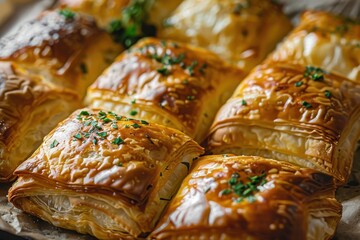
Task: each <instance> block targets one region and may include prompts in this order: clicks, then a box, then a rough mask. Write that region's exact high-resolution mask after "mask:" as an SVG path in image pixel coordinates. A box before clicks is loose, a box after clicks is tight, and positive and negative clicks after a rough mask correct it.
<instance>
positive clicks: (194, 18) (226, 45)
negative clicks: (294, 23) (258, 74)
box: [159, 0, 291, 73]
mask: <svg viewBox="0 0 360 240" xmlns="http://www.w3.org/2000/svg"><path fill="white" fill-rule="evenodd" d="M290 29H291V23H290V21H289V19H288V18H287V17H286V16H285V15H284V14H283V13H282V11H281V7H280V6H278V5H277V4H275V3H273V2H272V1H270V0H251V1H250V0H239V1H234V0H207V1H203V0H185V1H183V2H182V4H181V5H180V6H179V7H178V8H177V9H176V10H175V11H174V12H173V13H172V14H171V15H170V17H169V18H168V19H167V20H166V26H165V27H164V29H162V30H161V31H160V32H159V37H161V38H165V39H172V40H176V41H180V42H185V43H189V44H193V45H195V46H200V47H203V48H206V49H208V50H210V51H213V52H214V53H216V54H218V55H219V56H220V57H221V58H222V59H224V60H226V61H228V62H231V63H233V64H236V65H237V66H239V67H240V68H242V69H243V70H244V71H245V72H247V73H248V72H250V70H251V69H252V68H253V67H255V66H256V65H257V64H259V63H260V62H261V61H262V60H263V59H264V58H265V57H266V55H267V54H268V53H269V52H270V51H272V50H273V49H274V48H275V46H276V44H277V43H278V42H279V41H280V40H281V38H282V37H284V36H285V35H286V34H287V32H288V31H290Z"/></svg>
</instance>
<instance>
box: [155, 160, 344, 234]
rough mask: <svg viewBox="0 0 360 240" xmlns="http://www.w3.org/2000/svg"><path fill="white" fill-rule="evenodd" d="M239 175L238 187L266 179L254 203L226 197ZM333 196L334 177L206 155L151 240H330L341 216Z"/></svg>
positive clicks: (231, 195) (232, 195)
mask: <svg viewBox="0 0 360 240" xmlns="http://www.w3.org/2000/svg"><path fill="white" fill-rule="evenodd" d="M234 174H238V176H239V177H238V178H236V180H237V183H239V182H240V181H241V182H242V183H243V184H245V185H246V184H247V183H248V182H249V181H250V179H249V178H251V177H253V178H254V176H264V179H265V182H264V183H263V184H258V185H259V186H260V187H257V188H256V189H257V190H254V192H253V193H252V196H253V197H252V198H251V201H249V200H247V199H246V198H244V199H243V200H242V201H240V202H238V199H239V195H238V194H237V193H235V190H234V191H232V192H230V193H226V194H225V193H224V189H230V186H231V185H230V179H232V178H233V176H234ZM233 186H237V184H236V185H233ZM233 189H235V187H234V188H233ZM334 193H335V184H334V182H333V179H332V178H331V177H329V176H327V175H325V174H322V173H319V172H317V171H314V170H310V169H305V168H299V167H296V166H294V165H290V164H287V163H283V162H278V161H275V160H271V159H264V158H261V157H251V156H229V155H227V156H221V155H214V156H205V157H202V158H200V159H199V160H197V161H196V163H195V164H194V166H193V169H192V171H191V173H190V174H189V175H188V177H187V178H186V179H185V180H184V182H183V184H182V186H181V188H180V190H179V192H178V194H177V195H176V196H175V198H174V199H173V200H172V202H171V203H170V205H169V207H168V209H167V210H166V212H165V215H164V216H163V218H162V219H161V221H160V222H159V224H158V226H157V228H156V230H155V231H154V232H153V233H152V237H153V238H154V239H178V238H181V239H211V238H216V239H246V240H250V239H251V240H256V239H261V240H265V239H308V240H310V239H314V240H315V239H329V238H330V237H331V236H332V235H333V234H334V232H335V228H336V223H337V222H338V221H339V220H340V217H341V205H340V203H338V202H337V201H336V200H335V198H334ZM316 204H317V205H316ZM320 206H321V207H320ZM321 212H323V213H325V212H326V214H323V216H321V215H322V213H321ZM310 214H312V215H310ZM316 218H323V220H324V222H322V223H323V224H324V225H321V224H319V225H318V224H314V223H315V222H312V220H313V219H316ZM327 227H329V228H330V229H331V231H330V232H327V233H324V234H323V235H322V236H321V235H316V231H312V230H314V229H317V230H320V232H321V231H323V232H325V231H324V229H325V228H327ZM309 228H312V230H310V229H309Z"/></svg>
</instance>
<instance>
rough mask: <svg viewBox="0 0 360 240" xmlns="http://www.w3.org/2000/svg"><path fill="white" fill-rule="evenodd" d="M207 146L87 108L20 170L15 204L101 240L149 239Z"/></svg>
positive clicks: (12, 195)
mask: <svg viewBox="0 0 360 240" xmlns="http://www.w3.org/2000/svg"><path fill="white" fill-rule="evenodd" d="M202 153H203V149H202V148H201V147H200V146H199V145H198V144H197V143H196V142H194V141H193V140H192V139H191V138H190V137H187V136H186V135H184V134H183V133H181V132H179V131H177V130H173V129H170V128H167V127H164V126H161V125H157V124H153V123H148V122H146V121H144V120H133V119H128V118H125V117H121V116H118V115H116V114H114V113H112V112H103V111H100V110H90V109H82V110H79V111H77V112H75V113H74V114H72V115H71V116H70V117H69V118H68V119H66V120H65V121H63V122H62V123H60V124H59V125H58V126H57V128H55V129H54V130H53V131H52V132H51V133H50V134H49V135H48V136H47V137H45V139H44V142H43V144H42V145H41V146H40V147H39V148H38V149H37V150H36V152H35V153H34V154H33V155H32V157H30V158H29V159H28V160H27V161H25V162H24V163H23V164H22V165H20V166H19V167H18V168H17V170H16V175H17V176H19V178H18V180H17V181H16V183H15V184H14V185H13V186H12V188H11V189H10V190H9V195H8V196H9V201H10V202H12V203H13V204H14V205H15V206H16V207H18V208H21V209H22V210H24V211H25V212H28V213H30V214H33V215H35V216H38V217H40V218H42V219H44V220H46V221H49V222H51V223H52V224H53V225H55V226H60V227H63V228H68V229H73V230H76V231H78V232H80V233H89V234H91V235H94V236H95V237H97V238H99V239H119V238H121V239H123V238H129V239H134V238H135V237H138V236H146V234H147V233H148V232H150V231H151V230H152V228H153V227H154V225H155V223H156V222H157V220H158V218H159V215H160V214H161V212H162V210H163V208H164V207H165V206H166V205H167V203H168V202H169V200H170V199H171V198H172V196H173V195H174V194H175V193H176V190H177V189H178V187H179V186H180V184H181V181H182V180H183V179H184V178H185V176H186V174H187V173H188V170H189V167H190V166H191V164H192V161H193V159H194V158H196V157H198V156H199V155H200V154H202Z"/></svg>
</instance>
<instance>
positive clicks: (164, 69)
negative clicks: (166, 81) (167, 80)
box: [157, 66, 171, 76]
mask: <svg viewBox="0 0 360 240" xmlns="http://www.w3.org/2000/svg"><path fill="white" fill-rule="evenodd" d="M157 72H158V73H160V74H161V75H163V76H167V75H169V74H170V73H171V72H170V70H169V69H168V68H167V67H165V66H163V67H162V68H159V69H157Z"/></svg>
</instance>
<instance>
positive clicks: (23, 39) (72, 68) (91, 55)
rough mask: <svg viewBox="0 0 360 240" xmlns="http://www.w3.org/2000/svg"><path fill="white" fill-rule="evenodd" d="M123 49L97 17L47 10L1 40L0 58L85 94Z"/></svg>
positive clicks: (53, 82) (58, 84)
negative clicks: (98, 22)
mask: <svg viewBox="0 0 360 240" xmlns="http://www.w3.org/2000/svg"><path fill="white" fill-rule="evenodd" d="M119 52H120V47H119V46H118V45H116V44H115V43H114V42H113V41H112V40H111V37H110V36H109V35H108V34H107V33H106V32H105V31H103V30H100V29H99V28H98V27H97V26H96V23H95V22H94V20H93V19H92V18H90V17H85V16H81V15H80V14H74V15H66V14H62V13H61V10H54V11H45V12H43V13H42V14H41V15H40V16H39V17H38V18H36V19H35V20H32V21H30V22H27V23H26V24H24V25H22V26H21V27H20V28H19V29H18V30H17V31H16V32H15V33H13V34H12V35H10V36H8V37H5V38H2V39H1V40H0V61H13V62H16V63H17V64H19V65H20V66H21V67H24V68H26V69H27V70H29V71H31V72H33V73H36V74H40V75H42V76H44V77H45V79H46V80H47V81H49V82H51V83H52V84H55V85H57V86H59V87H64V88H69V89H72V90H75V91H76V92H78V93H79V94H80V95H81V96H83V95H84V94H85V91H86V88H87V87H88V86H89V85H90V84H91V83H92V82H94V81H95V79H96V78H97V77H98V75H100V74H101V72H102V71H103V70H104V69H105V68H106V67H107V66H108V65H109V64H110V63H111V62H112V60H113V59H114V57H115V56H116V55H117V54H118V53H119Z"/></svg>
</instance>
